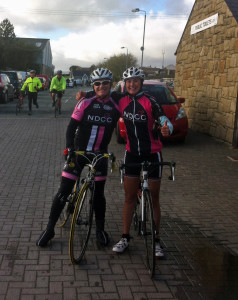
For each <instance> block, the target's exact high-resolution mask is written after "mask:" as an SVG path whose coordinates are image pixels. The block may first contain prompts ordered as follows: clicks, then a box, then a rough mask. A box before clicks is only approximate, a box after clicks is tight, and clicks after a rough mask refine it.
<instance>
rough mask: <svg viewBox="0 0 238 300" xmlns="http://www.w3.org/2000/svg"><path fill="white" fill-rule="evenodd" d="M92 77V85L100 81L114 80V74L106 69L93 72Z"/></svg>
mask: <svg viewBox="0 0 238 300" xmlns="http://www.w3.org/2000/svg"><path fill="white" fill-rule="evenodd" d="M90 77H91V82H92V83H93V82H94V81H95V80H98V79H108V80H112V72H111V71H110V70H108V69H106V68H105V69H104V68H98V69H96V70H94V71H93V72H92V74H91V76H90Z"/></svg>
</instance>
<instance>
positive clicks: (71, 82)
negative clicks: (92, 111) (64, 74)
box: [68, 78, 74, 88]
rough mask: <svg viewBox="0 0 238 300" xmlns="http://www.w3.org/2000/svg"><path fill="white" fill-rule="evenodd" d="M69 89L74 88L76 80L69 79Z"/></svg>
mask: <svg viewBox="0 0 238 300" xmlns="http://www.w3.org/2000/svg"><path fill="white" fill-rule="evenodd" d="M68 87H71V88H73V87H74V79H73V78H70V79H69V83H68Z"/></svg>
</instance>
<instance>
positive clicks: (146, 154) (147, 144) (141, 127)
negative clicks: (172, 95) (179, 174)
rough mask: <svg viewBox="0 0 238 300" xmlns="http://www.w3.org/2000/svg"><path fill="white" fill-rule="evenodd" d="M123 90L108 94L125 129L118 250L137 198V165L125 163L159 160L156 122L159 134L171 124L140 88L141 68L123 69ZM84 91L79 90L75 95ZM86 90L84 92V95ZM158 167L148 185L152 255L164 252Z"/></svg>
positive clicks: (126, 242) (122, 247) (125, 240)
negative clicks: (152, 221)
mask: <svg viewBox="0 0 238 300" xmlns="http://www.w3.org/2000/svg"><path fill="white" fill-rule="evenodd" d="M123 79H124V81H125V85H126V90H127V92H126V93H124V94H120V93H117V92H112V93H111V97H112V98H113V99H114V100H115V102H116V103H118V105H119V107H120V112H121V116H122V117H123V120H124V123H125V126H126V131H127V145H126V152H125V158H124V162H125V165H126V167H125V175H124V189H125V202H124V206H123V234H122V237H121V239H120V241H119V242H118V243H117V244H116V245H114V247H113V249H112V250H113V251H114V252H117V253H122V252H124V251H125V249H126V248H127V247H128V246H129V242H130V234H129V232H130V227H131V222H132V217H133V212H134V207H135V203H136V200H137V191H138V186H139V180H140V179H139V176H140V167H128V166H127V164H130V163H140V162H143V161H145V160H146V161H150V162H161V161H162V153H161V149H162V144H161V142H160V139H159V137H158V130H157V129H156V128H155V125H156V123H158V124H160V126H161V128H160V131H161V134H162V135H163V136H168V135H169V134H171V133H172V131H173V126H172V124H171V123H170V121H169V120H168V119H167V117H166V116H165V114H164V112H163V109H162V108H161V107H160V105H159V104H158V103H157V102H156V100H155V98H153V97H151V96H150V95H148V94H146V93H144V92H143V91H142V85H143V81H144V74H143V71H142V70H141V69H138V68H135V67H131V68H129V69H127V70H126V71H125V72H124V73H123ZM82 95H84V94H83V93H82V92H80V93H79V94H78V95H77V96H76V98H77V99H79V97H80V96H82ZM89 95H90V94H89V93H88V95H87V96H89ZM161 175H162V170H161V167H159V166H158V167H153V170H152V171H151V172H149V186H150V191H151V196H152V202H153V210H154V219H155V225H156V231H157V233H156V240H155V241H156V247H155V255H156V257H163V256H164V252H163V249H162V247H161V245H160V242H159V227H160V218H161V212H160V203H159V192H160V182H161Z"/></svg>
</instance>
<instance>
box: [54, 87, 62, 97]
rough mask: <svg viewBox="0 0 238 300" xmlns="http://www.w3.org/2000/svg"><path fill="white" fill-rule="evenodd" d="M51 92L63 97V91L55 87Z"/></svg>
mask: <svg viewBox="0 0 238 300" xmlns="http://www.w3.org/2000/svg"><path fill="white" fill-rule="evenodd" d="M51 93H53V94H57V95H58V97H59V98H62V97H63V92H62V91H57V90H56V89H53V90H51Z"/></svg>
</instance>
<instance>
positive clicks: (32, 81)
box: [21, 70, 42, 116]
mask: <svg viewBox="0 0 238 300" xmlns="http://www.w3.org/2000/svg"><path fill="white" fill-rule="evenodd" d="M26 88H27V89H28V108H29V111H28V115H29V116H30V115H31V111H32V101H33V104H34V105H35V106H36V108H39V105H38V102H37V95H38V91H39V90H40V89H41V88H42V84H41V81H40V79H39V78H37V77H36V71H35V70H31V71H30V77H29V78H27V79H26V80H25V82H24V84H23V86H22V88H21V96H22V92H24V90H25V89H26Z"/></svg>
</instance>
